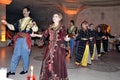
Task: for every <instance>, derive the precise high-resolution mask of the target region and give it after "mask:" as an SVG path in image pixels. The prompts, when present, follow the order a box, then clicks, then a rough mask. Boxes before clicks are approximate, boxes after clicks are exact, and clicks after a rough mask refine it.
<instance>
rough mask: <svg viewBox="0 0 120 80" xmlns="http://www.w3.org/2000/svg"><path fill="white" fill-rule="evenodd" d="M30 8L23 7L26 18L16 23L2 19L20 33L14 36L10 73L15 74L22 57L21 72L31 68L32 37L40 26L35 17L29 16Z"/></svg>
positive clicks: (10, 27) (11, 28) (23, 72)
mask: <svg viewBox="0 0 120 80" xmlns="http://www.w3.org/2000/svg"><path fill="white" fill-rule="evenodd" d="M29 14H30V9H29V8H28V7H24V8H23V16H24V18H22V19H20V20H19V21H18V22H17V23H15V24H14V25H12V24H9V23H8V22H7V21H5V20H2V23H4V24H6V25H7V27H8V28H9V29H10V30H14V31H17V32H18V33H17V34H16V35H15V36H14V46H15V47H14V52H13V56H12V59H11V64H10V72H8V73H7V77H9V75H15V71H16V67H17V65H18V62H19V59H20V58H21V59H22V63H23V70H22V71H21V72H20V74H25V73H27V72H28V68H29V57H30V56H29V55H30V51H31V43H32V41H31V37H30V34H31V33H32V32H37V31H38V27H37V25H36V23H35V22H34V21H33V19H32V18H31V17H30V16H29Z"/></svg>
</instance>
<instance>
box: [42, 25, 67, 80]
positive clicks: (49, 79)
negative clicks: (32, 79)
mask: <svg viewBox="0 0 120 80" xmlns="http://www.w3.org/2000/svg"><path fill="white" fill-rule="evenodd" d="M65 33H66V30H65V27H64V26H62V25H61V26H60V27H59V29H57V30H54V29H53V28H49V29H47V30H46V31H45V32H44V33H43V35H44V37H47V36H49V44H48V46H47V47H46V49H45V52H44V56H43V60H42V68H41V72H40V80H68V76H67V68H66V62H65V53H66V52H65V45H64V43H65V42H64V37H65Z"/></svg>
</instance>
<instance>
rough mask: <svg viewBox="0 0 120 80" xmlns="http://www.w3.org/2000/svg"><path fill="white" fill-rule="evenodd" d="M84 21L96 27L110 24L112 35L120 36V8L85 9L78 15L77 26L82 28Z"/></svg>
mask: <svg viewBox="0 0 120 80" xmlns="http://www.w3.org/2000/svg"><path fill="white" fill-rule="evenodd" d="M84 20H86V21H88V22H89V23H93V24H94V25H95V26H97V25H98V24H103V23H104V24H108V25H109V26H111V33H112V34H120V6H114V7H89V8H85V9H83V10H82V11H80V12H79V13H78V14H77V15H76V26H77V27H80V24H81V22H82V21H84Z"/></svg>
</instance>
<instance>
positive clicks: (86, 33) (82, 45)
mask: <svg viewBox="0 0 120 80" xmlns="http://www.w3.org/2000/svg"><path fill="white" fill-rule="evenodd" d="M81 26H82V29H81V30H80V32H79V33H78V36H77V37H76V41H79V45H78V51H77V53H76V57H75V65H76V66H79V65H80V64H81V65H82V66H86V63H88V57H90V53H89V47H88V41H89V38H90V30H89V29H88V22H86V21H84V22H82V24H81ZM86 46H87V50H85V49H86ZM85 52H87V55H86V53H85ZM83 57H85V58H86V60H87V61H86V60H85V65H83V64H84V63H83ZM85 58H84V59H85Z"/></svg>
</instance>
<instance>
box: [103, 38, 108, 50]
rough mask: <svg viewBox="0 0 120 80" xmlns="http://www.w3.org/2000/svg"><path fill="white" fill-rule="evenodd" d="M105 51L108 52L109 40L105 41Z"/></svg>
mask: <svg viewBox="0 0 120 80" xmlns="http://www.w3.org/2000/svg"><path fill="white" fill-rule="evenodd" d="M103 49H104V51H105V52H108V40H103Z"/></svg>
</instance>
